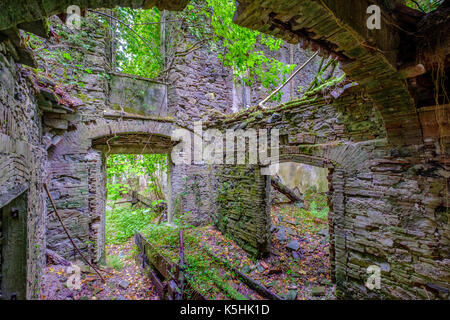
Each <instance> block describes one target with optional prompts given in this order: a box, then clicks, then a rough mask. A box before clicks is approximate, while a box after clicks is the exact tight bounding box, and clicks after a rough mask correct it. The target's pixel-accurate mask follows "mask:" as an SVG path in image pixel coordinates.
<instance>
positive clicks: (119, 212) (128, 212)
mask: <svg viewBox="0 0 450 320" xmlns="http://www.w3.org/2000/svg"><path fill="white" fill-rule="evenodd" d="M157 216H158V213H157V212H155V211H153V210H151V209H148V208H145V209H135V208H131V205H126V206H123V207H116V208H114V209H113V210H107V211H106V243H107V244H122V243H124V242H126V241H128V239H130V238H131V237H132V236H133V234H134V231H135V230H138V231H140V230H142V229H144V228H145V227H146V226H148V225H149V224H151V223H152V221H153V220H154V219H155V218H156V217H157Z"/></svg>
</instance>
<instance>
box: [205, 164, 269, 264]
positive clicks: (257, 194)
mask: <svg viewBox="0 0 450 320" xmlns="http://www.w3.org/2000/svg"><path fill="white" fill-rule="evenodd" d="M216 176H217V179H218V188H217V200H216V201H217V211H216V212H215V213H214V214H213V223H214V224H215V225H216V226H217V228H218V229H219V230H221V231H222V232H224V233H225V234H227V235H229V236H231V237H232V238H233V240H235V241H236V243H238V244H239V245H240V246H242V248H244V249H245V250H246V251H248V252H249V253H251V254H252V255H253V256H255V257H263V256H266V255H268V254H269V246H270V234H271V233H270V225H271V222H270V205H269V197H268V193H269V191H270V177H268V176H262V175H261V173H260V168H259V167H258V166H250V165H240V166H223V167H222V168H221V169H220V170H218V172H217V173H216Z"/></svg>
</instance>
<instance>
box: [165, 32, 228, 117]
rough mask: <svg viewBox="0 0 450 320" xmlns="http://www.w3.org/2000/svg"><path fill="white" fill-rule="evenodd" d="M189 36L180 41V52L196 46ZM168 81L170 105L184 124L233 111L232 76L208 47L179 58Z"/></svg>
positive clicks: (170, 72) (178, 45)
mask: <svg viewBox="0 0 450 320" xmlns="http://www.w3.org/2000/svg"><path fill="white" fill-rule="evenodd" d="M186 37H187V38H186V39H184V40H183V41H180V42H177V44H176V45H177V48H178V49H179V51H183V50H185V49H186V48H189V46H190V45H193V44H194V43H195V40H194V39H190V38H189V36H188V35H186ZM168 82H169V84H170V87H169V93H168V96H169V104H170V105H171V106H173V107H175V108H176V117H177V118H178V119H181V120H183V121H184V122H187V123H192V122H193V121H207V120H209V118H210V117H211V116H214V115H215V113H217V112H218V113H219V114H220V113H223V114H226V113H231V112H232V106H233V96H232V93H233V73H232V71H231V70H230V69H229V68H226V67H224V66H223V64H222V63H221V61H220V60H219V59H218V58H217V54H216V53H214V52H211V51H209V50H208V48H206V47H205V46H203V47H201V48H200V49H198V50H194V51H192V52H190V53H189V54H187V55H185V56H181V57H178V58H176V60H175V62H174V64H173V68H172V69H171V70H170V71H169V74H168Z"/></svg>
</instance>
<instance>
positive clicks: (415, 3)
mask: <svg viewBox="0 0 450 320" xmlns="http://www.w3.org/2000/svg"><path fill="white" fill-rule="evenodd" d="M442 2H444V0H406V5H407V6H408V7H411V8H414V9H419V10H421V11H423V12H431V11H433V10H435V9H437V8H438V7H439V6H440V5H441V4H442Z"/></svg>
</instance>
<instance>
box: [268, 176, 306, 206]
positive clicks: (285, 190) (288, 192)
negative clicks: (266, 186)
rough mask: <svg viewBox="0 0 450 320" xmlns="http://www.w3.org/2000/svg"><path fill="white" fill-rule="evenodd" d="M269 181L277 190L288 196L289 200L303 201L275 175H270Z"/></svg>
mask: <svg viewBox="0 0 450 320" xmlns="http://www.w3.org/2000/svg"><path fill="white" fill-rule="evenodd" d="M271 183H272V187H274V188H275V190H277V191H278V192H281V193H282V194H284V195H285V196H286V197H288V199H289V200H291V201H292V202H301V201H303V200H302V199H301V198H300V197H299V196H297V195H296V194H295V192H294V191H293V190H292V189H291V188H289V187H288V186H286V185H284V184H283V183H282V182H281V180H280V179H279V178H277V177H271Z"/></svg>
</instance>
